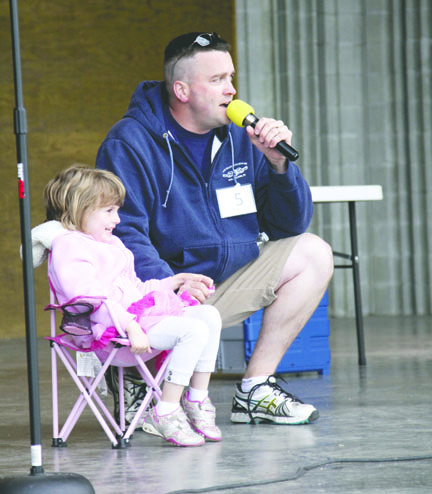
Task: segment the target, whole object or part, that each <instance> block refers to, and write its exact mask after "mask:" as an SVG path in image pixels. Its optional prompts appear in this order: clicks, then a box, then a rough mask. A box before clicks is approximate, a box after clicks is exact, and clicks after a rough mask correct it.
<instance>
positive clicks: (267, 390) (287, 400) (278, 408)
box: [231, 376, 319, 425]
mask: <svg viewBox="0 0 432 494" xmlns="http://www.w3.org/2000/svg"><path fill="white" fill-rule="evenodd" d="M318 417H319V412H318V410H317V409H316V408H315V407H313V406H312V405H307V404H305V403H303V402H302V401H301V400H299V399H298V398H297V397H295V396H293V395H292V394H290V393H287V392H286V391H285V390H284V389H282V388H281V387H280V386H279V385H278V384H277V383H276V377H275V376H270V377H269V378H268V379H267V381H266V382H264V383H261V384H257V385H256V386H254V387H253V388H252V389H251V390H250V391H249V392H248V393H245V392H244V391H242V389H241V384H237V385H236V391H235V395H234V398H233V406H232V413H231V422H236V423H241V424H249V423H251V424H254V423H256V422H268V423H273V424H285V425H296V424H309V423H310V422H313V421H315V420H317V418H318Z"/></svg>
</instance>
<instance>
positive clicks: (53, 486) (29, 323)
mask: <svg viewBox="0 0 432 494" xmlns="http://www.w3.org/2000/svg"><path fill="white" fill-rule="evenodd" d="M9 6H10V16H11V35H12V55H13V62H14V82H15V100H16V108H15V110H14V132H15V134H16V147H17V160H18V193H19V205H20V220H21V243H22V248H23V249H22V252H23V278H24V303H25V324H26V348H27V374H28V389H29V408H30V434H31V461H32V466H31V469H30V475H28V476H25V477H5V478H0V494H6V493H7V494H13V493H15V494H16V493H18V494H21V493H26V492H31V493H35V494H39V493H40V494H41V493H47V492H49V493H50V494H57V493H58V494H60V493H61V494H64V493H66V492H67V493H68V494H94V493H95V491H94V489H93V486H92V485H91V483H90V482H89V481H88V480H87V479H86V478H85V477H83V476H82V475H78V474H74V473H64V474H61V473H51V474H46V473H45V472H44V468H43V465H42V445H41V424H40V398H39V373H38V361H37V332H36V311H35V297H34V280H33V256H32V243H31V219H30V185H29V179H28V166H27V141H26V134H27V121H26V111H25V108H24V106H23V97H22V77H21V55H20V43H19V27H18V6H17V0H9Z"/></svg>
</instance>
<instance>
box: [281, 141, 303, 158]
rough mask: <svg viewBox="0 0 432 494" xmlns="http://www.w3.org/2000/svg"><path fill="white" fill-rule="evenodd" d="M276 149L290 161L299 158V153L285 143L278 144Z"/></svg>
mask: <svg viewBox="0 0 432 494" xmlns="http://www.w3.org/2000/svg"><path fill="white" fill-rule="evenodd" d="M276 149H277V150H278V151H279V152H280V153H281V154H283V155H284V156H285V157H286V158H288V159H289V160H290V161H295V160H296V159H297V158H298V157H299V154H298V151H296V150H295V149H294V148H293V147H292V146H290V145H289V144H288V143H286V142H285V141H280V142H278V143H277V144H276Z"/></svg>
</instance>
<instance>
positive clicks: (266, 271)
mask: <svg viewBox="0 0 432 494" xmlns="http://www.w3.org/2000/svg"><path fill="white" fill-rule="evenodd" d="M298 238H299V237H290V238H284V239H281V240H276V241H270V242H266V243H265V244H263V245H262V246H261V247H260V255H259V257H257V258H256V259H254V260H253V261H251V262H250V263H249V264H246V266H244V267H243V268H241V269H239V270H238V271H236V272H235V273H234V274H233V275H231V276H230V277H229V278H227V279H226V280H225V281H223V282H222V283H220V284H219V285H216V291H215V293H214V294H213V295H212V296H211V297H210V298H209V299H208V300H207V302H206V303H207V304H210V305H214V306H215V307H216V308H217V309H218V310H219V312H220V314H221V317H222V324H223V327H224V328H227V327H230V326H234V325H235V324H238V323H240V322H242V321H244V320H245V319H246V318H248V317H249V316H251V315H252V314H253V313H254V312H256V311H257V310H259V309H261V308H262V307H267V305H270V304H271V303H272V302H273V301H274V300H275V299H276V293H275V288H276V286H277V284H278V282H279V280H280V277H281V274H282V269H283V267H284V266H285V263H286V260H287V259H288V257H289V255H290V254H291V252H292V250H293V248H294V245H295V243H296V242H297V239H298Z"/></svg>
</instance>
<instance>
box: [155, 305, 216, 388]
mask: <svg viewBox="0 0 432 494" xmlns="http://www.w3.org/2000/svg"><path fill="white" fill-rule="evenodd" d="M221 328H222V321H221V317H220V315H219V312H218V310H217V309H215V308H214V307H212V306H211V305H194V306H191V307H186V309H185V312H184V315H183V316H181V317H177V316H167V317H166V318H165V319H164V320H163V321H161V322H160V323H158V324H156V325H155V326H153V327H152V328H151V329H149V330H148V331H147V336H148V338H149V341H150V345H151V347H152V348H154V349H156V350H172V352H171V357H170V362H169V365H168V368H167V372H166V374H165V380H166V381H168V382H171V383H174V384H180V385H182V386H188V385H189V381H190V378H191V376H192V374H193V373H194V372H195V371H196V372H213V371H214V369H215V363H216V357H217V352H218V348H219V340H220V332H221Z"/></svg>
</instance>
